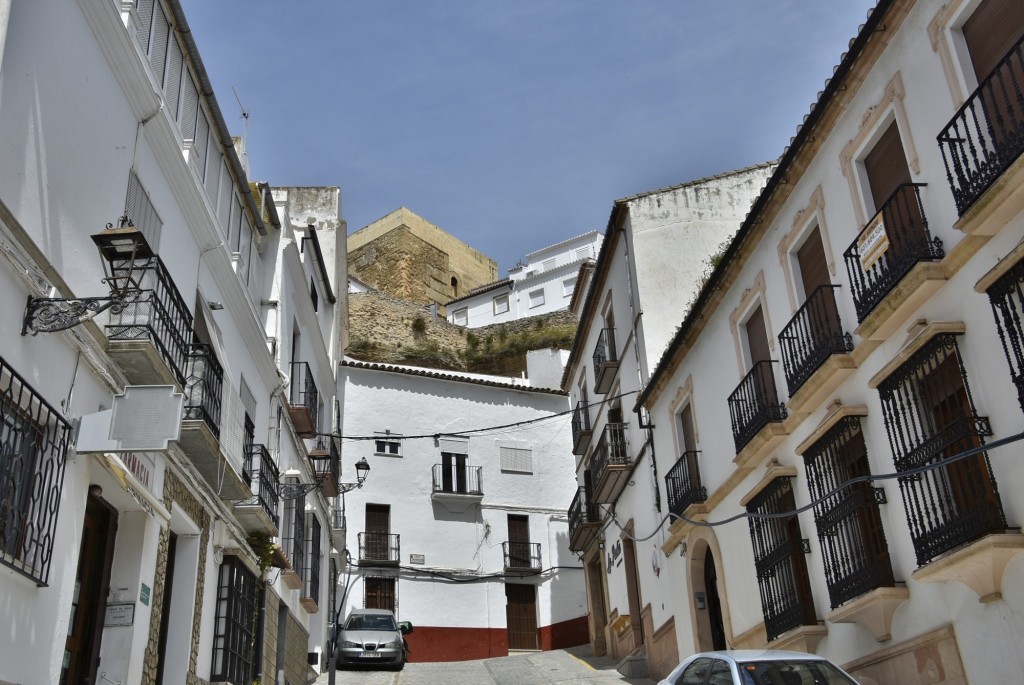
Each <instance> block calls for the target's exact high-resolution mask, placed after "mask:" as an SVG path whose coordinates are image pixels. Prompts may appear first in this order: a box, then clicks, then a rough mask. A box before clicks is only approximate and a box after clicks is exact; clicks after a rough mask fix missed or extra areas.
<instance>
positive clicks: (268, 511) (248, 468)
mask: <svg viewBox="0 0 1024 685" xmlns="http://www.w3.org/2000/svg"><path fill="white" fill-rule="evenodd" d="M244 475H245V477H246V480H247V481H248V482H249V486H250V487H251V488H252V492H253V496H252V497H251V498H249V499H247V500H244V501H242V502H239V503H237V504H235V516H236V518H238V521H239V523H241V524H242V527H243V528H245V531H246V532H247V533H265V534H267V535H270V536H271V537H274V536H276V535H277V534H278V524H279V522H280V517H279V516H278V511H277V509H278V504H279V503H280V501H281V498H280V495H279V494H278V483H277V481H278V479H279V478H280V471H279V469H278V468H277V464H275V463H274V460H273V459H271V457H270V452H269V451H268V450H267V448H266V446H264V445H252V446H251V447H250V448H249V453H248V454H247V455H246V456H245V467H244Z"/></svg>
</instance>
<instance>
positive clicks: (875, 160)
mask: <svg viewBox="0 0 1024 685" xmlns="http://www.w3.org/2000/svg"><path fill="white" fill-rule="evenodd" d="M864 168H865V170H866V171H867V174H868V183H869V184H870V185H871V198H872V200H874V203H875V211H878V210H879V209H881V208H882V205H884V204H885V201H886V200H888V199H889V197H890V196H892V194H893V193H894V192H896V189H897V188H899V187H900V186H901V185H903V184H904V183H910V182H911V178H910V167H908V166H907V156H906V155H905V154H904V153H903V141H902V140H901V139H900V130H899V128H898V127H897V126H896V122H895V121H894V122H892V123H891V124H889V128H887V129H886V130H885V133H883V134H882V137H881V138H879V139H878V142H877V143H876V144H875V146H874V147H873V148H872V149H871V152H869V153H868V156H867V157H865V158H864Z"/></svg>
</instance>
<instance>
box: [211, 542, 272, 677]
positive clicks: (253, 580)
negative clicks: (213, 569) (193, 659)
mask: <svg viewBox="0 0 1024 685" xmlns="http://www.w3.org/2000/svg"><path fill="white" fill-rule="evenodd" d="M262 587H263V583H262V582H261V581H260V579H258V578H257V577H256V576H255V574H253V573H252V572H250V571H249V569H248V568H246V566H245V564H244V563H242V561H241V560H240V559H239V558H238V557H236V556H225V557H224V562H223V563H222V564H221V565H220V571H219V577H218V582H217V604H216V614H215V617H216V620H215V621H214V622H213V631H214V635H213V663H211V664H210V679H211V680H213V681H216V682H225V683H251V682H252V680H253V675H254V674H255V673H257V672H258V671H257V669H256V663H255V662H256V659H255V656H256V651H257V644H258V643H259V641H258V640H257V639H256V632H257V626H258V624H259V620H258V618H259V605H260V599H261V597H260V588H262Z"/></svg>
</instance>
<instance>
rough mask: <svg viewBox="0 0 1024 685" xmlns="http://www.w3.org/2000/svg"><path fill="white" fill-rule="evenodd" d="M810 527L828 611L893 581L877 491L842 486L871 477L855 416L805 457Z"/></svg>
mask: <svg viewBox="0 0 1024 685" xmlns="http://www.w3.org/2000/svg"><path fill="white" fill-rule="evenodd" d="M804 465H805V467H806V469H807V485H808V488H809V489H810V493H811V499H812V500H813V501H814V502H815V504H814V522H815V524H816V525H817V528H818V542H820V543H821V553H822V557H823V558H824V564H825V579H826V581H827V583H828V592H829V598H830V600H831V602H832V608H833V609H835V608H836V607H837V606H839V605H840V604H843V603H844V602H848V601H849V600H851V599H854V598H855V597H859V596H860V595H862V594H864V593H866V592H870V591H871V590H874V589H876V588H879V587H892V586H894V585H895V579H894V578H893V573H892V563H891V561H890V559H889V546H888V544H887V543H886V540H885V531H884V530H883V529H882V517H881V515H880V514H879V511H878V503H879V501H884V497H882V490H881V489H876V488H874V487H872V485H871V483H868V482H858V483H854V484H851V485H847V486H845V487H841V486H843V484H844V483H846V482H847V481H850V480H852V479H854V478H864V477H868V476H870V475H871V468H870V466H869V464H868V451H867V446H866V445H865V443H864V435H863V433H861V422H860V417H859V416H845V417H843V418H842V419H840V420H839V421H838V422H836V425H834V426H833V427H832V428H830V429H829V430H828V432H827V433H825V434H824V435H823V436H822V437H821V438H820V439H819V440H818V441H817V442H815V443H814V444H813V445H811V447H810V448H809V449H808V450H807V451H806V452H805V453H804Z"/></svg>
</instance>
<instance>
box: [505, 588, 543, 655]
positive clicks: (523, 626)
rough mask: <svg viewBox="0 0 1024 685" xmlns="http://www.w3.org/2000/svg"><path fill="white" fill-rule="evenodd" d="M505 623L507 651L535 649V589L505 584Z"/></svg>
mask: <svg viewBox="0 0 1024 685" xmlns="http://www.w3.org/2000/svg"><path fill="white" fill-rule="evenodd" d="M505 622H506V625H507V626H508V648H509V649H537V589H536V588H535V587H534V586H532V585H516V584H514V583H506V584H505Z"/></svg>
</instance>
